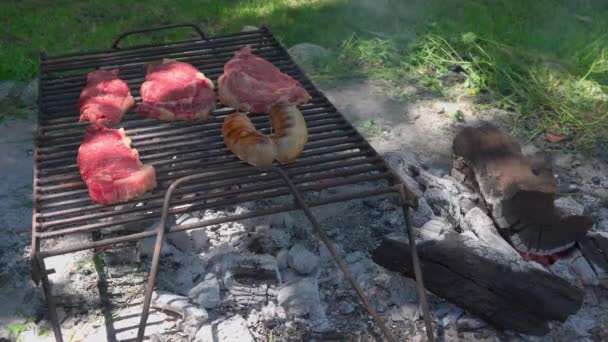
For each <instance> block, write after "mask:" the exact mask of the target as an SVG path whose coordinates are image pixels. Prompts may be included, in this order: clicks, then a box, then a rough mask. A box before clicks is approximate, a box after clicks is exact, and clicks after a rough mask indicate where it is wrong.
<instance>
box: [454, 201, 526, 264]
mask: <svg viewBox="0 0 608 342" xmlns="http://www.w3.org/2000/svg"><path fill="white" fill-rule="evenodd" d="M464 222H465V225H466V227H465V229H468V230H469V231H472V232H473V233H475V235H476V236H477V237H478V238H479V239H480V240H481V241H483V242H485V243H486V244H487V245H489V246H492V247H494V248H495V249H496V250H498V251H500V252H501V253H504V254H505V255H510V256H511V257H513V258H516V259H519V258H520V255H519V253H518V252H517V251H516V250H515V249H513V247H511V245H509V244H508V243H507V242H506V241H505V240H504V239H503V238H502V237H501V236H500V235H499V234H498V231H497V230H496V227H495V226H494V222H493V221H492V219H491V218H490V217H489V216H488V215H487V214H486V213H485V212H484V211H483V210H481V209H480V208H478V207H475V208H473V209H471V210H469V212H468V213H467V214H466V215H465V216H464Z"/></svg>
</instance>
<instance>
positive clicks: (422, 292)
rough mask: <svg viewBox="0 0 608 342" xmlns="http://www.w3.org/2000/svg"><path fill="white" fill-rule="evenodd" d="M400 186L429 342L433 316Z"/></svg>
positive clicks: (410, 220) (408, 212) (431, 333)
mask: <svg viewBox="0 0 608 342" xmlns="http://www.w3.org/2000/svg"><path fill="white" fill-rule="evenodd" d="M397 186H398V188H399V197H400V200H401V208H402V209H403V218H404V220H405V229H406V230H407V238H408V241H409V244H410V246H411V247H412V248H410V250H411V252H412V255H411V258H412V264H413V265H414V275H415V276H416V289H417V290H418V298H420V307H421V308H422V314H423V315H424V325H425V326H426V336H427V338H428V340H429V342H434V341H435V335H434V334H433V324H432V322H431V316H430V313H429V303H428V301H427V298H426V290H425V288H424V281H423V279H422V270H421V269H420V259H419V258H418V251H417V250H416V238H415V236H414V227H413V226H412V219H411V216H410V215H411V213H410V210H409V207H408V205H407V196H406V195H405V186H404V185H403V184H399V185H397Z"/></svg>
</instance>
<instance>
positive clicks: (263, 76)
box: [218, 46, 310, 113]
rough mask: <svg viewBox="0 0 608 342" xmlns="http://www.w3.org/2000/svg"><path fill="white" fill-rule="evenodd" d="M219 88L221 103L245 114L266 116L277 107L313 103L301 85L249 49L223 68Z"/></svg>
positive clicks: (245, 48) (238, 53)
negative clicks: (273, 107) (271, 108)
mask: <svg viewBox="0 0 608 342" xmlns="http://www.w3.org/2000/svg"><path fill="white" fill-rule="evenodd" d="M218 86H219V95H220V101H222V103H223V104H225V105H226V106H230V107H232V108H234V109H236V110H239V111H243V112H254V113H267V112H268V111H269V110H270V107H272V105H274V104H279V103H280V104H294V105H301V104H304V103H306V102H308V101H309V100H310V95H309V94H308V92H306V90H305V89H304V88H302V86H300V82H298V81H296V80H294V79H293V78H291V77H289V76H288V75H286V74H284V73H282V72H281V71H280V70H279V69H278V68H277V67H275V66H274V65H272V64H271V63H270V62H268V61H266V60H264V59H262V58H260V57H257V56H255V55H253V54H251V48H250V47H249V46H246V47H244V48H242V49H241V50H240V51H238V52H237V53H236V54H235V55H234V57H233V58H232V59H231V60H230V61H228V63H226V65H224V74H223V75H222V76H220V78H219V81H218Z"/></svg>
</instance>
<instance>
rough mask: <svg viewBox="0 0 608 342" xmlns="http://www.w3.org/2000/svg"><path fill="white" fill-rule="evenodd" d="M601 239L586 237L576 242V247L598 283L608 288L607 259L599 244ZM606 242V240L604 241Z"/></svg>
mask: <svg viewBox="0 0 608 342" xmlns="http://www.w3.org/2000/svg"><path fill="white" fill-rule="evenodd" d="M600 239H601V238H599V239H598V238H593V237H592V236H590V235H586V236H584V237H583V238H581V239H579V240H578V241H577V243H578V246H579V248H580V250H581V252H582V253H583V256H585V258H586V259H587V261H589V263H590V264H591V267H592V268H593V270H594V271H595V274H596V275H597V278H598V280H599V283H600V284H601V285H602V286H604V287H606V288H608V258H607V257H606V255H604V252H603V251H602V249H600V246H599V244H598V243H597V242H598V241H600ZM606 241H608V240H606Z"/></svg>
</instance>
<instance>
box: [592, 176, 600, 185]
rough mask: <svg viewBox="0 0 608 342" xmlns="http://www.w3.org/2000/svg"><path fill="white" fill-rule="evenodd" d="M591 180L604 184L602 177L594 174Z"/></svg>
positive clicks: (594, 182)
mask: <svg viewBox="0 0 608 342" xmlns="http://www.w3.org/2000/svg"><path fill="white" fill-rule="evenodd" d="M591 182H592V183H593V184H595V185H600V184H602V179H601V178H600V177H598V176H593V177H591Z"/></svg>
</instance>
